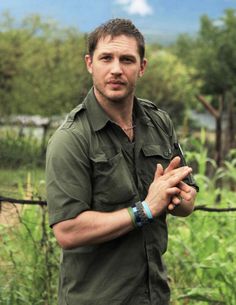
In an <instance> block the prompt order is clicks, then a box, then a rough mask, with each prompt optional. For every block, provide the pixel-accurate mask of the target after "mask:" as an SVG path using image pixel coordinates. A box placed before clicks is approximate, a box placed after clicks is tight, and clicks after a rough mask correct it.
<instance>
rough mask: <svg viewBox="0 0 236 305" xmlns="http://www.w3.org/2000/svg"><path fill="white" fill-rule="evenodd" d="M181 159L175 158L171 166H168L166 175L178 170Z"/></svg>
mask: <svg viewBox="0 0 236 305" xmlns="http://www.w3.org/2000/svg"><path fill="white" fill-rule="evenodd" d="M180 160H181V159H180V157H178V156H177V157H175V158H174V159H172V160H171V161H170V164H169V165H168V166H167V168H166V169H165V173H168V172H170V171H172V170H173V169H175V168H178V167H179V165H180Z"/></svg>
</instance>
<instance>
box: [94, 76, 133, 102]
mask: <svg viewBox="0 0 236 305" xmlns="http://www.w3.org/2000/svg"><path fill="white" fill-rule="evenodd" d="M123 86H125V90H115V89H113V90H112V89H110V88H107V87H106V85H105V86H100V85H99V84H97V83H96V82H95V81H94V89H95V92H97V94H96V96H97V98H98V99H101V101H103V102H105V103H109V102H110V103H125V102H127V100H129V99H130V98H133V96H134V91H135V86H127V85H123Z"/></svg>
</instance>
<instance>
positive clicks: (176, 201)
mask: <svg viewBox="0 0 236 305" xmlns="http://www.w3.org/2000/svg"><path fill="white" fill-rule="evenodd" d="M171 202H172V203H173V204H174V205H178V204H180V203H181V202H182V197H181V196H180V195H175V196H173V197H172V201H171Z"/></svg>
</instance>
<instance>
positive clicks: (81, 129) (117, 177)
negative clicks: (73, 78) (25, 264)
mask: <svg viewBox="0 0 236 305" xmlns="http://www.w3.org/2000/svg"><path fill="white" fill-rule="evenodd" d="M134 115H135V125H136V127H135V139H134V142H130V141H129V139H128V137H127V136H126V135H125V133H124V132H123V131H122V129H121V128H120V127H119V126H118V125H116V124H115V123H114V122H112V121H111V119H110V118H109V117H108V116H107V114H106V113H105V112H104V110H103V109H102V108H101V106H100V105H99V104H98V102H97V101H96V98H95V96H94V93H93V90H91V91H90V92H89V94H88V96H87V97H86V98H85V100H84V102H83V103H82V104H80V105H79V106H78V107H76V108H75V109H74V110H73V111H72V112H71V113H70V114H69V116H68V117H67V119H66V121H65V122H64V124H63V125H62V126H61V127H60V128H59V129H58V130H57V131H56V132H55V134H54V135H53V137H52V138H51V140H50V142H49V145H48V150H47V166H46V177H47V179H46V180H47V201H48V209H49V221H50V225H51V226H53V225H54V224H55V223H58V222H61V221H64V220H67V219H71V218H74V217H76V216H77V215H79V214H80V213H81V212H83V211H86V210H94V211H103V212H104V211H105V212H110V211H115V210H118V209H122V208H125V207H129V206H131V205H132V204H133V203H135V202H137V201H141V200H144V199H145V197H146V195H147V190H148V188H149V185H150V183H151V182H152V180H153V177H154V172H155V169H156V164H157V163H161V164H162V165H163V166H164V167H166V166H167V165H168V163H169V162H170V160H171V158H172V157H173V155H174V151H173V143H174V141H176V136H175V133H174V130H173V126H172V122H171V120H170V118H169V116H168V115H167V114H166V113H165V112H163V111H161V110H158V109H157V107H156V106H155V105H154V104H152V103H151V102H148V101H146V100H138V99H136V98H135V101H134ZM190 182H191V181H190ZM190 184H191V183H190ZM166 248H167V226H166V215H165V214H163V215H162V216H160V217H158V218H157V219H155V221H154V222H153V223H152V224H149V225H146V226H145V227H143V228H142V229H134V230H133V231H131V232H129V233H128V234H126V235H123V236H121V237H119V238H116V239H114V240H112V241H108V242H104V243H102V244H98V245H91V246H83V247H78V248H76V249H73V250H62V256H61V262H60V284H59V304H60V305H93V304H96V305H145V304H152V305H166V304H168V303H169V296H170V293H169V287H168V284H167V276H166V270H165V266H164V264H163V261H162V255H163V254H164V253H165V251H166Z"/></svg>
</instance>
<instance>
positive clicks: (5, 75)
mask: <svg viewBox="0 0 236 305" xmlns="http://www.w3.org/2000/svg"><path fill="white" fill-rule="evenodd" d="M3 23H4V24H6V22H5V21H4V22H3ZM0 40H1V48H0V55H1V56H0V98H1V105H2V106H1V109H0V111H1V113H2V114H12V113H23V114H41V115H53V114H61V113H65V112H68V111H69V110H70V109H71V108H72V107H74V106H75V105H77V104H78V103H79V102H80V101H81V99H82V98H83V97H84V95H85V93H86V92H87V90H88V88H89V87H90V86H91V80H90V76H89V75H88V73H87V71H86V67H85V64H84V61H83V57H84V53H85V37H84V35H82V34H81V33H80V32H79V31H77V30H75V29H61V28H59V27H58V25H57V24H55V23H54V22H51V21H42V19H41V17H39V16H37V15H36V16H30V17H27V18H26V19H24V20H23V21H22V24H21V25H20V27H18V28H14V27H12V25H11V26H9V27H6V26H5V28H4V31H3V32H1V33H0ZM6 105H7V106H6Z"/></svg>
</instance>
